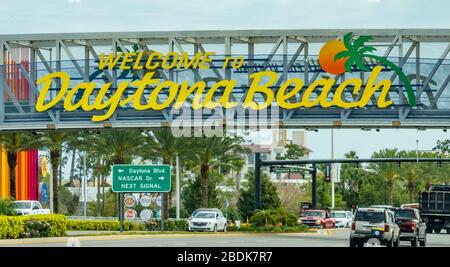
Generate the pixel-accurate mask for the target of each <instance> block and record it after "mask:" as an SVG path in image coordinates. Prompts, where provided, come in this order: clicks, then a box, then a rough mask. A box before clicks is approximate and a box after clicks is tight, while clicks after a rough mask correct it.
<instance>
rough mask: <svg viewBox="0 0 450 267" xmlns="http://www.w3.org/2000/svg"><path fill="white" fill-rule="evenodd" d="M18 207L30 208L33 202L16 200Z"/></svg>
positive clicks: (16, 206) (15, 203)
mask: <svg viewBox="0 0 450 267" xmlns="http://www.w3.org/2000/svg"><path fill="white" fill-rule="evenodd" d="M14 207H15V208H16V209H29V208H31V202H14Z"/></svg>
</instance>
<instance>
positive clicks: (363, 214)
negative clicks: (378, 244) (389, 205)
mask: <svg viewBox="0 0 450 267" xmlns="http://www.w3.org/2000/svg"><path fill="white" fill-rule="evenodd" d="M384 219H385V218H384V212H379V211H358V212H356V215H355V220H356V221H364V222H371V223H380V222H384Z"/></svg>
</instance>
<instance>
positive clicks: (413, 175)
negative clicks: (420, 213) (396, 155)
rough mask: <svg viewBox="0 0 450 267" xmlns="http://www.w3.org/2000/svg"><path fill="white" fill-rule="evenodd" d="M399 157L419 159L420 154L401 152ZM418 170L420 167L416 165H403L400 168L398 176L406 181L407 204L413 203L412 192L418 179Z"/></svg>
mask: <svg viewBox="0 0 450 267" xmlns="http://www.w3.org/2000/svg"><path fill="white" fill-rule="evenodd" d="M400 156H401V157H402V158H416V157H421V156H422V153H419V154H418V153H417V151H401V152H400ZM420 164H422V163H420ZM419 169H420V166H419V165H418V164H417V163H404V164H402V165H401V168H400V175H401V176H402V177H403V178H404V179H405V180H406V188H407V190H408V201H409V203H413V202H414V191H415V188H416V184H417V180H418V177H419Z"/></svg>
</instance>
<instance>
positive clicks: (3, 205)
mask: <svg viewBox="0 0 450 267" xmlns="http://www.w3.org/2000/svg"><path fill="white" fill-rule="evenodd" d="M0 215H6V216H12V215H17V213H16V211H15V210H14V205H13V203H12V202H11V200H10V199H0Z"/></svg>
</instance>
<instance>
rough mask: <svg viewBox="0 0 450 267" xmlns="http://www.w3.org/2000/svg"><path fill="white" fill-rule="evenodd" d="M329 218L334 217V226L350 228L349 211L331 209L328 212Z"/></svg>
mask: <svg viewBox="0 0 450 267" xmlns="http://www.w3.org/2000/svg"><path fill="white" fill-rule="evenodd" d="M330 218H334V219H335V220H336V224H335V225H336V228H341V227H342V228H350V226H351V225H352V222H353V214H352V212H351V211H344V210H336V211H332V212H330Z"/></svg>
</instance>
